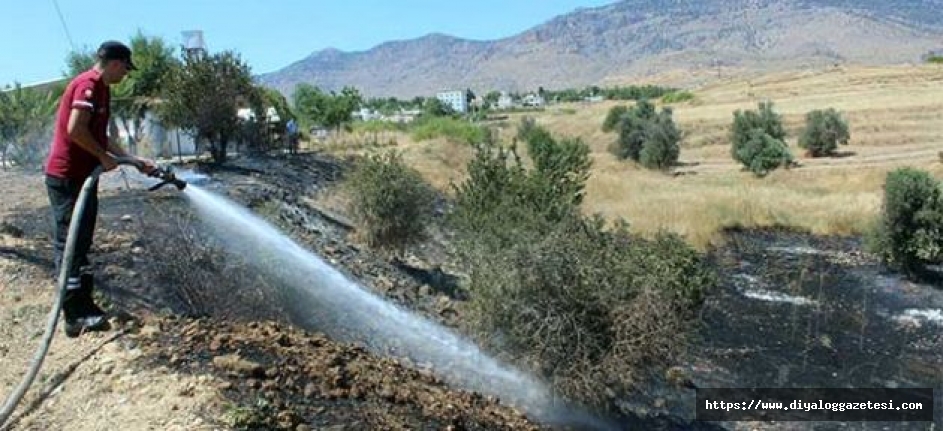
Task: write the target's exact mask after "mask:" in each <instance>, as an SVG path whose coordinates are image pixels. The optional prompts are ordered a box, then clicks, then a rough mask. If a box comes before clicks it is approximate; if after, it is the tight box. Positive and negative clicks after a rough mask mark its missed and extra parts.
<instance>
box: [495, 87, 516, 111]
mask: <svg viewBox="0 0 943 431" xmlns="http://www.w3.org/2000/svg"><path fill="white" fill-rule="evenodd" d="M497 105H498V109H511V108H513V107H514V99H512V98H511V95H510V94H508V92H507V91H502V92H501V95H500V96H498V103H497Z"/></svg>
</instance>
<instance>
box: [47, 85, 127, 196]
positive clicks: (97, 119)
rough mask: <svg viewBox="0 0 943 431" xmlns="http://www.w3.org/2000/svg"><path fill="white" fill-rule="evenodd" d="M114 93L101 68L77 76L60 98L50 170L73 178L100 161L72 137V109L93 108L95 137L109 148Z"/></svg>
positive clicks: (86, 173) (91, 128) (81, 176)
mask: <svg viewBox="0 0 943 431" xmlns="http://www.w3.org/2000/svg"><path fill="white" fill-rule="evenodd" d="M110 104H111V93H110V92H109V89H108V85H107V84H105V83H104V82H102V79H101V72H99V71H97V70H95V69H91V70H88V71H86V72H83V73H82V74H80V75H79V76H76V77H75V79H73V80H72V82H70V83H69V86H68V87H66V89H65V93H63V94H62V99H61V100H60V101H59V111H58V113H57V114H56V129H55V131H54V132H53V137H52V149H51V150H50V151H49V157H48V158H47V159H46V174H47V175H50V176H53V177H58V178H67V179H73V180H84V179H85V178H86V177H88V176H89V175H90V174H91V173H92V171H93V170H94V169H95V167H97V166H98V165H99V161H98V158H97V157H95V156H94V155H92V153H89V152H88V151H85V150H84V149H82V147H80V146H79V145H78V144H76V143H75V142H72V140H71V139H69V130H68V127H69V115H70V114H71V112H72V109H87V110H89V111H91V112H92V119H91V122H90V123H89V125H88V129H89V131H91V133H92V137H93V138H95V140H96V141H97V142H98V144H99V145H101V146H102V148H103V149H107V148H108V116H109V115H110V111H111V108H110Z"/></svg>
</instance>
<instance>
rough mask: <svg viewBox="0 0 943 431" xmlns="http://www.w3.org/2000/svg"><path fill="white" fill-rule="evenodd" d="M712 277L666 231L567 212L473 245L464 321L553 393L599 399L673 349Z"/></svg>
mask: <svg viewBox="0 0 943 431" xmlns="http://www.w3.org/2000/svg"><path fill="white" fill-rule="evenodd" d="M714 283H716V278H715V276H714V275H713V273H712V272H711V271H710V270H709V269H708V267H707V265H706V264H705V263H704V261H703V260H702V259H701V257H700V256H698V254H697V253H696V252H694V251H693V250H692V249H691V248H690V247H689V246H688V245H687V244H685V243H684V241H683V240H681V239H680V238H678V237H677V236H675V235H670V234H662V235H659V236H658V237H657V238H656V239H654V240H646V239H642V238H639V237H636V236H633V235H630V234H628V232H627V231H626V230H624V229H615V230H606V229H604V222H603V220H602V219H600V218H598V217H597V218H584V217H579V216H573V217H568V218H566V219H564V220H563V221H562V222H561V223H559V224H557V225H555V227H554V229H552V230H551V231H550V232H549V233H548V234H547V235H544V236H541V237H539V238H535V237H530V236H528V237H526V238H525V237H522V238H521V241H518V242H515V243H514V245H513V246H512V247H509V248H506V249H504V250H501V251H495V250H490V251H489V252H487V253H485V252H482V253H481V254H480V255H479V256H478V259H477V265H476V266H475V268H474V270H473V271H472V272H471V277H470V286H469V290H470V291H471V292H472V295H471V303H470V310H469V314H468V317H469V321H470V322H472V324H473V325H474V328H475V329H476V330H478V331H480V334H481V335H482V336H483V337H484V338H486V339H489V340H492V345H493V347H495V348H496V349H497V350H500V351H502V352H507V354H508V355H509V356H510V357H515V358H519V359H520V360H522V361H524V362H526V363H531V364H539V365H538V371H539V372H540V374H541V375H542V376H544V377H546V378H548V379H550V380H552V381H553V382H555V385H554V389H555V390H556V391H557V392H558V393H559V394H560V395H562V396H563V397H565V398H567V399H570V400H575V401H579V402H582V403H585V404H590V405H594V406H598V407H605V406H607V405H608V404H609V402H611V401H612V400H609V399H607V395H606V392H607V391H606V389H607V388H614V389H615V390H616V391H617V392H619V391H622V390H626V389H628V388H631V387H632V385H633V384H634V383H638V381H639V379H640V378H641V377H642V376H644V375H646V374H647V372H646V371H650V370H646V367H649V366H652V365H656V366H657V365H666V364H667V362H668V360H669V359H668V358H671V357H673V356H676V355H678V354H679V352H680V350H681V349H682V348H683V346H684V342H685V340H686V336H687V334H689V329H690V324H691V321H692V320H691V319H692V316H693V314H694V310H696V308H697V307H698V306H699V305H700V302H701V298H702V296H703V294H704V292H705V291H706V290H707V289H709V288H711V286H713V285H714Z"/></svg>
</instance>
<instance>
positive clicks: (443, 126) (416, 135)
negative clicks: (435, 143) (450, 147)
mask: <svg viewBox="0 0 943 431" xmlns="http://www.w3.org/2000/svg"><path fill="white" fill-rule="evenodd" d="M489 134H490V132H489V131H488V129H487V128H484V127H480V126H477V125H475V124H472V123H469V122H468V121H465V120H460V119H457V118H452V117H422V118H420V119H418V120H416V122H415V123H414V125H413V127H412V138H413V140H415V141H425V140H427V139H435V138H439V137H443V138H446V139H449V140H452V141H456V142H460V143H465V144H475V143H478V142H482V141H484V140H485V139H488V135H489Z"/></svg>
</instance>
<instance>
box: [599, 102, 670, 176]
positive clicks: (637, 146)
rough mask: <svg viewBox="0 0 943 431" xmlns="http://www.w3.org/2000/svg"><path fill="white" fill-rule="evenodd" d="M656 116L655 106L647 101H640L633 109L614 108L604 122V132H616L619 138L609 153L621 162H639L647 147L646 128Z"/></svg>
mask: <svg viewBox="0 0 943 431" xmlns="http://www.w3.org/2000/svg"><path fill="white" fill-rule="evenodd" d="M656 115H658V114H657V112H656V111H655V105H652V104H651V102H649V101H647V100H640V101H639V102H638V103H637V104H636V105H635V106H633V107H632V108H626V107H624V106H615V107H613V108H612V109H611V110H610V111H609V114H608V115H607V116H606V120H605V121H604V122H603V130H604V131H606V130H612V131H615V132H617V133H618V134H619V137H618V139H617V140H616V142H615V143H614V145H612V146H610V147H609V151H610V152H611V153H613V154H614V155H615V156H616V157H618V158H619V159H620V160H625V159H631V160H634V161H636V162H637V161H639V158H640V157H641V154H642V147H643V146H644V145H645V139H646V128H648V124H649V123H650V122H651V121H652V120H653V119H654V118H655V116H656Z"/></svg>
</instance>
